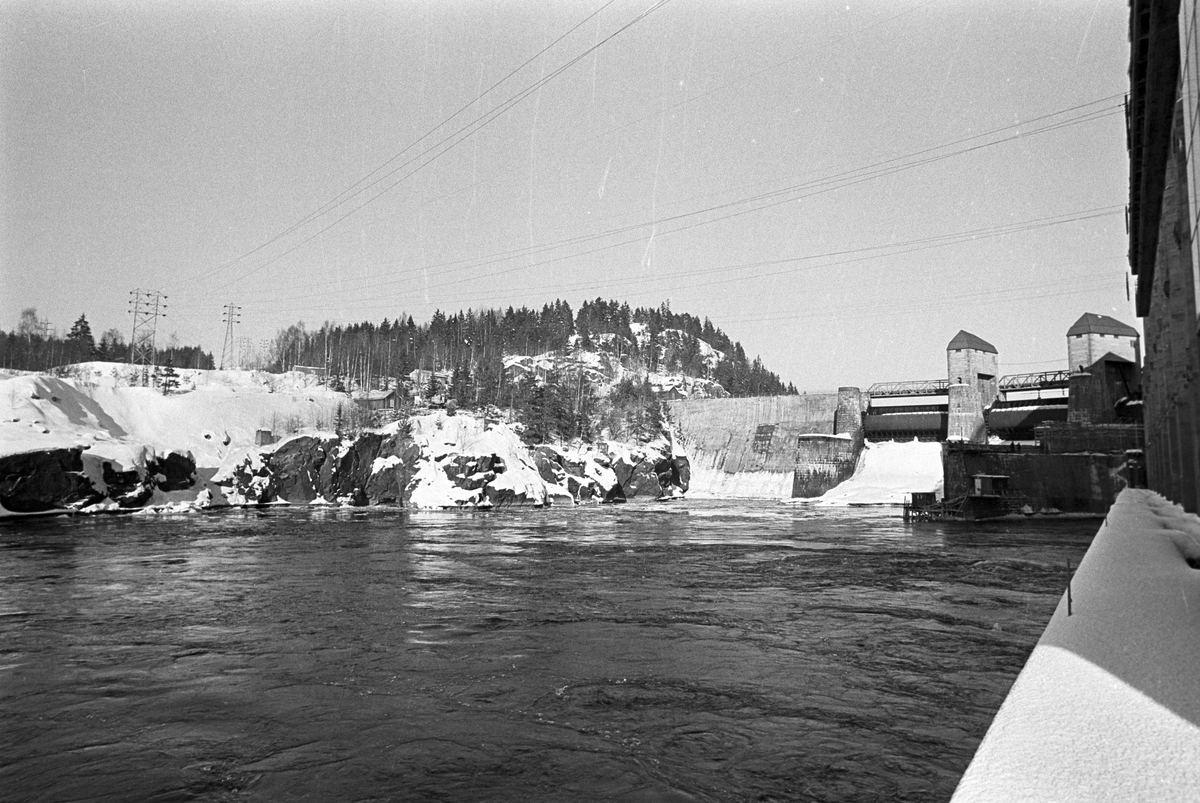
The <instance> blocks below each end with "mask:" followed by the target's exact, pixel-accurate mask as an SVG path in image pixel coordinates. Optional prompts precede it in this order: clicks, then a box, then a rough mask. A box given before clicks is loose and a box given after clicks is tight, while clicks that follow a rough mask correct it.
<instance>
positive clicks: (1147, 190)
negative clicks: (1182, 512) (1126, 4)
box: [1127, 0, 1200, 513]
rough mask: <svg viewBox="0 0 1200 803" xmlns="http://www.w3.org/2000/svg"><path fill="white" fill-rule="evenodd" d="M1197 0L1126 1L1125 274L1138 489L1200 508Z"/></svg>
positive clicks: (1189, 507)
mask: <svg viewBox="0 0 1200 803" xmlns="http://www.w3.org/2000/svg"><path fill="white" fill-rule="evenodd" d="M1197 13H1198V9H1197V2H1196V0H1185V2H1182V3H1181V2H1179V0H1158V1H1157V2H1151V1H1150V0H1132V2H1131V3H1130V21H1129V38H1130V46H1131V53H1130V66H1129V77H1130V94H1129V101H1128V104H1127V115H1128V119H1127V124H1128V129H1127V133H1128V147H1129V266H1130V271H1131V272H1132V273H1133V275H1134V276H1135V277H1136V284H1137V291H1136V301H1137V314H1138V316H1139V317H1140V318H1142V321H1143V328H1144V330H1145V361H1144V366H1143V372H1142V383H1143V389H1144V399H1145V401H1144V404H1145V411H1144V420H1145V427H1146V429H1145V450H1146V474H1147V484H1148V485H1149V487H1150V488H1151V489H1152V490H1155V491H1157V492H1159V493H1160V494H1162V495H1163V496H1165V497H1167V498H1168V499H1171V500H1173V501H1175V502H1178V503H1180V504H1182V505H1183V507H1184V508H1185V509H1186V510H1188V511H1189V512H1192V513H1195V512H1197V505H1198V504H1200V456H1198V455H1197V449H1198V447H1200V431H1198V429H1200V421H1198V416H1200V349H1198V343H1197V337H1198V334H1197V329H1198V325H1200V320H1198V319H1197V310H1198V308H1200V304H1198V300H1197V293H1200V274H1198V273H1197V270H1198V268H1200V237H1198V236H1197V228H1198V225H1200V158H1198V157H1200V154H1197V151H1196V145H1197V140H1198V139H1200V26H1198V24H1197Z"/></svg>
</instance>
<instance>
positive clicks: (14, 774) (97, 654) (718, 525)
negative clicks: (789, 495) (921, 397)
mask: <svg viewBox="0 0 1200 803" xmlns="http://www.w3.org/2000/svg"><path fill="white" fill-rule="evenodd" d="M1096 529H1097V522H1095V521H1084V522H1077V521H1076V522H1072V521H1032V520H1029V521H1017V522H1001V523H989V524H983V525H976V526H966V525H962V524H930V523H922V524H912V525H909V524H905V523H903V522H902V521H901V520H900V518H899V516H898V515H897V511H896V510H894V509H891V510H869V509H851V510H848V511H829V510H828V509H824V510H815V509H810V508H806V507H799V506H792V505H784V504H776V503H768V502H757V503H736V502H718V501H701V500H689V501H686V502H681V503H674V504H669V505H652V504H645V505H635V504H629V505H624V506H613V507H583V508H577V509H574V510H570V509H561V508H555V509H551V510H524V511H500V512H492V513H478V514H471V513H421V512H408V511H400V510H394V511H386V510H378V509H376V510H349V509H339V510H320V509H317V510H309V509H300V510H297V509H284V508H277V509H270V510H264V511H240V510H238V511H226V512H221V513H216V514H205V515H191V516H178V517H163V516H159V517H146V516H132V517H78V518H74V519H55V520H45V521H33V522H31V521H26V522H21V523H19V524H11V523H10V524H7V525H0V790H4V791H3V792H0V797H3V798H4V799H6V800H19V801H26V800H28V801H73V800H79V801H85V800H86V801H128V800H138V801H183V800H206V801H226V800H229V801H233V800H252V801H279V800H289V801H290V800H337V801H385V800H391V801H426V800H428V801H441V800H445V801H485V800H486V801H560V800H580V801H590V800H595V801H622V802H633V801H647V802H649V801H726V800H729V801H807V800H813V801H874V800H911V801H922V802H923V803H924V802H925V801H938V800H946V799H947V798H948V797H949V796H950V794H951V792H952V791H953V789H954V786H955V784H956V783H957V781H958V778H959V776H960V775H961V774H962V772H963V770H964V769H965V768H966V765H967V763H968V762H969V761H970V758H971V755H972V753H973V751H974V749H975V747H976V745H977V744H978V742H979V740H980V739H981V738H982V736H983V734H984V732H985V731H986V730H987V726H988V723H989V722H990V720H991V717H992V715H993V714H994V713H995V711H996V709H997V708H998V706H999V704H1000V702H1001V700H1002V699H1003V697H1004V695H1005V693H1006V692H1007V690H1008V688H1009V686H1010V685H1011V684H1012V681H1013V679H1014V678H1015V677H1016V674H1017V672H1018V671H1019V670H1020V667H1021V665H1022V664H1023V662H1024V660H1025V658H1026V657H1027V656H1028V654H1029V651H1030V650H1031V649H1032V647H1033V645H1034V643H1035V642H1036V641H1037V638H1038V636H1039V635H1040V633H1041V630H1042V628H1043V627H1044V626H1045V624H1046V622H1047V621H1048V619H1049V617H1050V614H1051V613H1052V611H1053V608H1054V606H1055V605H1056V604H1057V600H1058V598H1059V596H1060V595H1061V593H1062V590H1063V588H1064V582H1065V562H1066V561H1067V560H1068V559H1069V560H1070V561H1071V562H1072V564H1077V563H1078V561H1079V558H1080V557H1081V556H1082V555H1083V553H1084V551H1085V549H1086V547H1087V544H1088V543H1089V541H1090V539H1091V536H1092V535H1093V534H1094V532H1095V530H1096Z"/></svg>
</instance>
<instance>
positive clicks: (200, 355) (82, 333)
mask: <svg viewBox="0 0 1200 803" xmlns="http://www.w3.org/2000/svg"><path fill="white" fill-rule="evenodd" d="M93 360H97V361H103V362H129V344H128V342H127V341H126V340H125V335H124V334H123V333H122V332H121V331H120V330H119V329H108V330H107V331H105V332H104V333H103V334H101V335H100V337H99V339H97V338H96V336H95V335H94V334H93V332H92V326H91V324H90V323H89V322H88V319H87V315H85V314H80V316H79V318H78V319H76V321H75V323H74V324H72V326H71V328H70V330H69V331H68V332H67V333H66V335H57V334H54V333H53V332H51V331H50V330H49V328H48V327H47V326H46V323H45V321H43V320H42V319H41V318H39V317H38V314H37V308H36V307H27V308H25V309H23V310H21V317H20V319H19V320H18V322H17V328H16V329H14V330H12V331H11V332H4V331H0V367H4V368H12V369H15V370H19V371H49V370H51V369H53V368H57V367H59V366H64V365H72V364H74V363H79V362H91V361H93ZM155 360H156V362H157V363H158V364H160V365H166V364H168V363H170V364H171V365H174V366H175V367H177V368H208V369H211V368H213V367H214V366H213V358H212V354H210V353H208V352H206V351H204V350H203V349H201V348H200V347H199V346H181V345H179V344H177V343H174V342H169V343H168V345H167V347H166V348H160V349H157V350H156V352H155Z"/></svg>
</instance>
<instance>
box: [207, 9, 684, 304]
mask: <svg viewBox="0 0 1200 803" xmlns="http://www.w3.org/2000/svg"><path fill="white" fill-rule="evenodd" d="M613 1H614V0H610V2H609V4H606V5H605V6H603V7H601V9H598V10H597V11H596V12H594V13H593V14H592V15H589V16H588V17H587V18H586V19H584V20H583V22H581V23H579V25H582V24H583V23H584V22H587V20H588V19H591V18H592V17H594V16H595V14H598V13H599V12H600V11H602V10H603V9H604V8H607V6H608V5H610V4H611V2H613ZM669 2H671V0H658V2H656V3H654V5H652V6H651V7H650V8H648V9H646V10H645V11H643V12H642V13H641V14H639V15H638V16H637V17H635V18H634V19H632V20H631V21H629V22H627V23H625V24H624V25H622V26H621V27H620V28H618V29H617V30H616V31H614V32H613V33H611V34H609V35H608V36H606V37H605V38H604V39H602V40H600V41H599V42H597V43H596V44H594V45H592V46H591V47H589V48H588V49H587V50H585V51H583V52H582V53H580V54H578V55H576V56H574V57H573V58H571V59H570V60H568V61H567V62H566V63H565V64H563V65H561V66H559V67H557V68H556V69H554V70H553V71H551V72H550V73H549V74H548V75H546V76H544V77H542V78H540V79H538V80H537V81H535V82H534V83H532V84H530V85H529V86H527V87H525V88H524V89H522V90H521V91H519V92H518V93H517V94H515V95H513V96H511V97H510V98H508V99H507V100H505V101H504V102H502V103H500V104H499V105H497V106H495V107H493V108H492V109H489V110H488V111H487V112H485V113H484V114H482V115H480V116H479V117H476V118H475V119H474V120H472V121H471V122H469V123H467V124H465V125H463V126H462V127H460V128H459V129H457V130H456V131H454V132H453V133H451V134H449V135H447V136H445V137H443V138H442V139H440V140H438V141H437V142H435V143H434V144H433V145H431V146H429V147H428V148H426V149H425V150H423V151H421V152H420V153H418V154H417V155H416V156H414V157H413V158H411V159H409V160H407V161H405V162H403V163H402V164H400V165H398V166H397V167H395V168H393V169H391V170H389V171H387V172H385V173H383V174H382V175H381V176H379V177H378V178H376V179H375V180H374V181H371V182H369V183H367V184H365V185H364V186H362V187H360V188H359V189H357V190H354V191H353V192H350V194H349V195H346V196H345V197H344V198H341V200H338V201H337V202H336V203H333V204H332V206H329V210H327V211H330V210H332V209H334V208H337V207H339V206H341V205H342V204H344V203H346V202H347V201H350V200H351V199H353V198H355V197H357V196H359V195H361V194H362V193H364V192H366V191H367V190H370V189H371V188H373V187H376V186H378V185H379V184H381V183H382V182H384V181H385V180H386V179H389V178H391V177H392V176H395V175H396V174H397V173H399V172H400V171H402V170H404V169H405V168H407V167H409V166H411V165H414V164H416V167H415V168H414V169H413V170H411V171H410V172H408V173H406V174H404V175H402V176H400V178H398V179H397V180H396V181H394V182H393V183H391V184H389V185H387V186H386V187H384V188H383V189H382V190H380V191H379V192H377V193H375V194H374V195H371V196H370V197H369V198H367V199H366V200H365V201H363V202H362V203H361V204H359V205H358V206H355V207H354V208H352V209H351V210H350V211H348V212H346V213H345V214H342V215H341V216H339V217H337V218H336V219H334V220H333V221H332V222H331V223H329V224H327V225H326V226H324V227H323V228H321V229H319V230H318V231H316V232H315V233H313V234H312V235H310V236H309V237H306V238H305V239H303V240H301V241H300V242H299V243H297V244H295V245H293V246H292V247H291V248H288V249H286V250H285V251H283V252H282V253H280V254H277V255H276V256H274V257H272V258H271V259H269V260H267V261H266V262H265V263H263V264H260V265H258V266H257V267H255V268H251V269H249V270H247V271H244V272H243V273H241V274H240V275H239V276H238V277H237V278H235V279H233V280H231V281H230V282H228V283H227V284H226V286H228V285H230V284H234V283H236V282H238V281H240V280H242V279H245V278H246V276H248V275H251V274H254V273H257V272H259V271H261V270H263V269H264V268H266V267H268V266H270V265H272V264H274V263H275V262H277V261H279V260H280V259H282V258H283V257H285V256H287V255H288V254H290V253H292V252H293V251H296V250H297V249H299V248H302V247H304V246H306V245H308V244H309V243H310V242H312V241H313V240H315V239H316V238H317V237H319V236H321V235H322V234H324V233H325V232H326V231H328V230H329V229H331V228H333V227H334V226H336V225H338V224H339V223H341V222H342V221H343V220H345V219H346V218H348V217H350V216H351V215H353V214H354V213H356V212H358V210H360V209H362V208H364V207H366V206H367V205H369V204H371V203H373V202H374V201H375V200H377V199H378V198H380V197H381V196H383V195H385V194H386V193H388V192H390V191H391V190H393V189H395V188H396V187H397V186H399V185H400V184H401V183H403V182H404V181H405V180H406V179H408V178H411V177H412V176H413V175H415V174H416V173H417V172H419V171H420V170H422V169H424V168H425V167H427V166H429V165H430V164H432V163H433V162H434V161H436V160H437V159H439V158H440V157H441V156H443V155H445V154H446V153H448V152H449V151H450V150H452V149H453V148H455V147H457V146H458V145H460V144H461V143H462V142H464V141H466V140H467V139H468V138H470V137H471V136H473V135H474V134H475V133H476V132H478V131H479V130H480V129H482V128H483V127H484V126H487V125H488V124H490V123H492V122H494V121H495V120H496V119H498V118H499V117H500V116H502V115H503V114H504V113H506V112H507V111H509V110H510V109H512V108H513V107H514V106H516V105H517V104H519V103H520V102H521V101H523V100H525V99H526V98H528V97H529V96H530V95H532V94H533V93H535V92H536V91H537V90H539V89H541V88H542V87H543V86H545V85H546V84H548V83H550V82H551V81H553V80H554V79H555V78H557V77H558V76H559V75H561V74H562V73H563V72H565V71H566V70H568V69H570V68H571V67H572V66H574V65H575V64H577V63H578V62H579V61H581V60H582V59H584V58H586V57H587V56H588V55H590V54H591V53H593V52H595V51H596V50H598V49H599V48H601V47H603V46H604V45H605V44H607V43H608V42H610V41H611V40H612V39H614V38H616V37H617V36H619V35H620V34H622V33H624V32H625V31H627V30H628V29H629V28H631V27H633V26H634V25H636V24H637V23H639V22H641V21H642V20H643V19H645V18H646V17H648V16H649V15H650V14H652V13H654V12H655V11H657V10H658V9H660V8H662V7H663V6H664V5H666V4H667V3H669ZM575 27H576V28H578V27H579V26H578V25H576V26H575ZM573 30H575V28H573V29H572V31H573ZM569 33H570V31H568V34H569ZM568 34H564V35H563V36H564V37H565V36H566V35H568ZM562 38H563V37H560V38H559V40H561V39H562ZM559 40H555V42H557V41H559ZM551 46H552V45H551ZM539 55H540V54H539ZM534 58H536V56H535V57H534ZM531 60H532V59H531ZM489 91H490V90H489ZM484 94H486V93H484ZM480 97H482V95H481V96H480ZM470 105H473V103H472V104H468V106H470ZM460 112H461V110H460ZM460 112H456V113H455V115H452V116H451V117H450V118H447V121H443V123H441V124H439V125H438V126H435V127H434V129H432V130H433V131H436V130H437V129H438V128H440V127H441V126H442V125H444V124H445V122H448V120H449V119H453V117H454V116H457V114H459V113H460ZM460 135H461V136H460ZM427 136H429V135H428V134H426V135H424V136H422V137H421V138H419V139H418V140H417V141H416V142H420V141H421V140H423V139H425V138H426V137H427ZM416 142H414V143H413V144H414V145H415V144H416ZM443 146H445V147H443ZM411 147H412V146H411V145H410V146H409V147H408V148H405V149H404V150H403V151H401V152H400V153H399V154H397V155H396V156H394V157H392V158H391V159H389V160H388V162H386V163H385V165H384V166H386V164H390V163H391V162H393V161H395V160H396V159H397V158H399V157H400V156H401V155H403V154H404V153H405V152H407V151H408V150H409V149H411ZM438 149H440V150H438ZM430 154H433V155H432V156H430ZM425 157H428V158H427V159H426V158H425ZM422 159H424V161H421V160H422ZM382 167H383V166H381V167H380V168H377V169H376V170H374V171H372V173H370V174H368V177H369V176H370V175H374V174H375V173H376V172H378V171H379V170H380V169H382ZM364 180H365V179H360V181H359V182H356V185H357V184H358V183H361V182H362V181H364ZM352 186H355V185H352ZM343 194H344V193H343ZM341 195H342V194H339V196H341ZM323 208H324V207H323ZM320 216H321V215H320V214H319V215H317V217H320ZM315 219H316V218H312V217H310V218H306V219H304V220H302V221H301V222H300V223H298V224H294V225H293V226H292V227H290V228H289V229H288V230H287V231H285V232H284V233H282V234H280V235H278V236H277V237H275V238H273V239H272V240H271V241H270V242H274V241H277V240H278V239H280V238H281V237H283V236H284V235H285V234H287V233H290V232H292V231H295V230H296V229H297V228H299V227H300V226H301V225H303V224H304V223H306V222H309V221H310V220H315ZM270 242H268V243H264V244H262V245H260V246H258V247H256V248H254V249H252V250H251V251H248V252H246V253H245V254H242V255H241V256H239V257H236V258H234V259H233V260H230V261H229V262H226V263H224V264H222V265H220V266H218V267H216V268H214V269H212V270H210V271H208V272H205V273H200V274H197V275H196V276H195V277H193V278H192V279H191V280H192V281H197V280H201V279H207V278H210V277H212V276H213V275H215V274H216V273H217V272H218V271H220V270H223V269H225V268H228V267H231V266H232V265H234V264H237V263H238V262H241V261H242V260H244V259H245V258H247V257H249V256H251V255H253V254H254V253H257V252H258V251H260V250H261V249H262V248H264V247H265V246H266V245H269V244H270Z"/></svg>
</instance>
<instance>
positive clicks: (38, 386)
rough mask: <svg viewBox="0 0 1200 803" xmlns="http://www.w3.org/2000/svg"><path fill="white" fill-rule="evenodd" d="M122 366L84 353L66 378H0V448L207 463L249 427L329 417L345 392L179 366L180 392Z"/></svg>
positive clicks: (305, 423)
mask: <svg viewBox="0 0 1200 803" xmlns="http://www.w3.org/2000/svg"><path fill="white" fill-rule="evenodd" d="M129 371H130V366H128V365H123V364H117V363H84V364H82V365H79V366H72V373H74V374H76V376H75V377H74V378H69V379H58V378H55V377H52V376H47V375H42V374H27V375H23V376H17V377H13V378H10V379H3V380H0V454H15V453H17V452H28V451H38V450H42V449H54V448H61V447H71V446H80V445H82V446H88V447H90V448H89V451H93V452H95V453H99V454H103V455H104V456H105V457H106V458H110V459H114V460H116V461H118V462H119V463H121V464H122V465H124V466H126V467H130V466H133V465H137V464H138V455H140V454H141V452H142V451H143V450H144V449H146V448H150V449H155V450H157V451H158V452H159V453H163V452H165V451H168V450H172V449H173V450H176V451H179V452H181V453H187V452H191V454H192V456H193V458H194V459H195V461H196V465H197V466H198V467H216V466H218V465H220V464H221V462H222V461H223V460H224V459H225V458H226V456H228V455H229V454H230V453H232V452H234V451H236V450H239V449H245V448H247V447H251V446H253V445H254V433H255V431H256V430H257V429H260V428H265V429H273V430H274V431H275V434H276V436H279V435H280V434H284V433H282V432H281V429H283V428H287V427H295V428H296V429H310V430H311V429H313V428H316V427H318V425H319V426H321V427H325V428H327V427H331V426H332V424H333V420H334V417H335V416H336V411H337V407H338V405H339V404H341V405H343V406H347V407H348V406H349V405H350V404H352V402H350V400H349V399H348V398H347V397H346V396H345V395H344V394H338V393H334V392H332V391H329V390H327V389H325V388H323V387H319V386H316V385H315V384H314V383H315V378H314V377H311V376H308V375H305V374H298V373H289V374H267V373H263V372H260V371H200V370H193V369H178V372H179V375H180V380H181V386H180V392H177V393H172V394H171V395H168V396H164V395H163V394H162V392H161V391H158V390H155V389H154V388H143V387H128V385H127V381H128V380H127V374H128V372H129Z"/></svg>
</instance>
